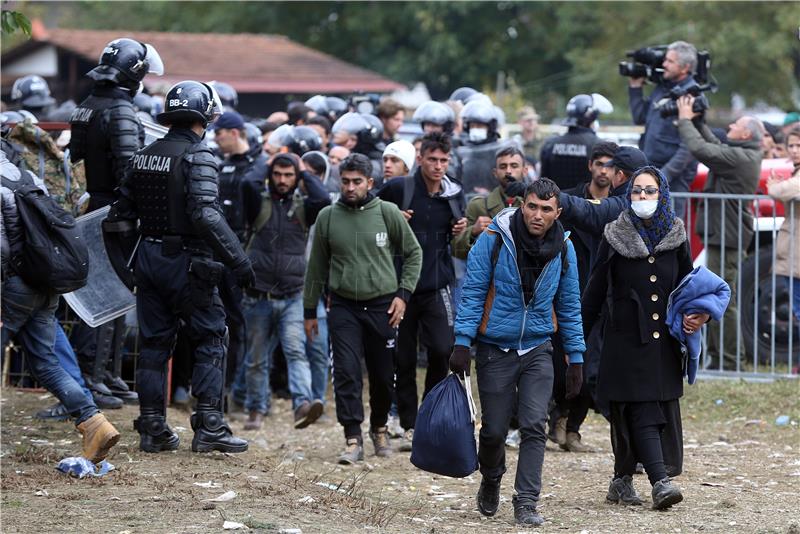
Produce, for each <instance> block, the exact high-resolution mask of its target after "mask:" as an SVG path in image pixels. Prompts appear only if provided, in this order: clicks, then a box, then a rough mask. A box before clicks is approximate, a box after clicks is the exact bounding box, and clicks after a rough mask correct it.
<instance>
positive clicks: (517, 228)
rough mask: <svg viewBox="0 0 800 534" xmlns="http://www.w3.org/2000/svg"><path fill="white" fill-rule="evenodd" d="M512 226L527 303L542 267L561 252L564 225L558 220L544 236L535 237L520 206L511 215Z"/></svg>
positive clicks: (531, 296)
mask: <svg viewBox="0 0 800 534" xmlns="http://www.w3.org/2000/svg"><path fill="white" fill-rule="evenodd" d="M510 226H511V235H512V237H513V238H514V247H515V248H516V251H517V267H519V274H520V275H521V277H522V291H523V294H524V295H525V303H526V304H527V303H529V302H530V301H531V298H533V288H534V287H535V286H536V279H537V278H539V275H540V274H542V269H544V266H545V265H547V262H548V261H550V260H552V259H553V258H555V257H556V256H557V255H558V253H559V252H561V247H562V245H563V242H564V227H563V226H561V223H560V222H559V221H558V220H556V221H555V223H553V226H551V227H550V229H549V230H548V231H547V232H546V233H545V234H544V236H543V237H541V238H538V237H534V236H533V235H531V233H530V232H529V231H528V228H527V227H526V226H525V217H524V216H523V214H522V208H518V209H517V211H515V212H514V214H513V215H512V216H511V225H510Z"/></svg>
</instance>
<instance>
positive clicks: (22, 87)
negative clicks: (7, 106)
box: [11, 74, 56, 121]
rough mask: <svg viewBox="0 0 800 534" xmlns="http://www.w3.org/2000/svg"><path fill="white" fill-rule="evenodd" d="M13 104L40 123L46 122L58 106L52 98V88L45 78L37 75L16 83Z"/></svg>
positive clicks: (12, 98)
mask: <svg viewBox="0 0 800 534" xmlns="http://www.w3.org/2000/svg"><path fill="white" fill-rule="evenodd" d="M11 102H12V103H14V104H16V105H17V106H19V109H23V110H25V111H28V112H30V113H32V114H33V115H34V116H35V117H36V118H37V119H38V120H40V121H43V120H45V119H46V118H47V116H48V114H49V112H50V111H51V110H52V109H53V107H54V106H55V105H56V99H55V98H53V97H52V96H50V86H49V85H48V84H47V82H46V81H45V79H44V78H42V77H41V76H36V75H35V74H31V75H28V76H23V77H22V78H19V79H17V80H16V81H15V82H14V85H13V86H12V87H11Z"/></svg>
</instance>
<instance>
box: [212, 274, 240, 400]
mask: <svg viewBox="0 0 800 534" xmlns="http://www.w3.org/2000/svg"><path fill="white" fill-rule="evenodd" d="M219 297H220V299H221V300H222V305H223V306H224V307H225V324H226V325H227V327H228V350H227V353H226V358H227V360H226V366H225V387H226V388H230V387H231V385H232V384H233V381H234V380H235V378H236V370H237V369H238V368H239V366H240V365H242V361H243V360H244V349H245V340H246V339H247V326H246V325H245V320H244V312H243V311H242V297H243V293H242V288H241V287H239V284H237V283H236V277H235V276H234V275H233V271H231V270H230V269H225V273H224V275H223V277H222V282H221V283H220V284H219Z"/></svg>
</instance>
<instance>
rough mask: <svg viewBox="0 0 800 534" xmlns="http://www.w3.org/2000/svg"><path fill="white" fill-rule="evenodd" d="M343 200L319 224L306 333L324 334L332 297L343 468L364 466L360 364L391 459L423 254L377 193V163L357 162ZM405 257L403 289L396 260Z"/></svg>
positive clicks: (342, 169) (373, 422)
mask: <svg viewBox="0 0 800 534" xmlns="http://www.w3.org/2000/svg"><path fill="white" fill-rule="evenodd" d="M339 175H340V180H341V184H342V196H341V198H340V199H339V201H338V202H337V203H336V204H333V205H331V206H328V207H326V208H324V209H323V210H322V211H321V212H320V214H319V216H318V217H317V223H316V226H315V228H316V232H315V234H314V241H313V243H312V246H311V257H310V258H309V260H308V266H307V268H306V277H305V288H304V290H303V307H304V317H305V331H306V336H307V337H308V340H309V341H311V340H312V339H313V338H314V336H315V335H316V334H317V319H316V313H317V302H319V298H320V295H321V294H322V291H323V289H324V288H325V286H326V284H327V286H328V288H329V291H330V311H329V313H328V327H329V331H330V337H331V343H332V345H333V389H334V392H335V397H336V418H337V419H338V421H339V423H340V424H341V425H342V426H343V427H344V435H345V440H346V449H345V451H344V453H343V454H342V455H341V456H339V459H338V461H339V463H340V464H353V463H355V462H357V461H360V460H363V459H364V447H363V440H362V436H361V423H362V421H363V420H364V406H363V403H362V400H361V395H362V389H363V383H362V372H361V359H362V358H363V359H364V360H365V362H366V366H367V374H368V375H369V397H370V398H369V404H370V432H369V435H370V438H371V439H372V444H373V445H374V447H375V454H376V455H377V456H389V455H390V454H391V452H392V449H391V447H390V446H389V436H388V433H387V429H386V421H387V418H388V415H389V407H390V405H391V393H392V387H393V382H394V353H395V349H396V344H397V343H396V338H397V327H398V325H399V324H400V321H402V320H403V314H404V312H405V309H406V302H407V301H408V299H409V298H410V297H411V294H412V293H413V292H414V288H415V287H416V285H417V280H418V278H419V273H420V269H421V267H422V249H421V248H420V246H419V243H417V239H416V237H414V233H413V232H412V231H411V228H410V227H409V226H408V223H407V222H406V220H405V218H404V217H403V214H402V213H401V212H400V210H399V209H398V208H397V206H395V205H394V204H392V203H390V202H383V201H382V200H380V199H379V198H376V197H374V196H373V195H372V194H371V193H370V189H372V185H373V180H372V178H371V177H370V176H371V175H372V163H371V162H370V160H369V159H368V158H367V157H366V156H364V155H361V154H351V155H350V156H348V157H347V159H345V160H344V161H343V162H342V163H341V165H340V166H339ZM395 256H401V257H402V259H403V268H402V271H401V273H400V282H399V284H398V281H397V278H398V277H397V273H396V271H395V266H394V257H395Z"/></svg>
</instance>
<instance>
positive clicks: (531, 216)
mask: <svg viewBox="0 0 800 534" xmlns="http://www.w3.org/2000/svg"><path fill="white" fill-rule="evenodd" d="M524 199H525V200H524V202H523V204H522V207H521V208H508V209H505V210H503V211H502V212H500V213H499V214H498V215H497V216H496V217H495V218H494V220H493V221H492V223H491V224H490V225H489V228H488V230H487V232H485V233H484V234H482V235H481V236H480V237H479V238H478V240H477V242H476V243H475V245H474V246H473V248H472V249H471V251H470V254H469V259H468V260H467V276H466V279H465V282H464V289H463V294H462V297H461V302H460V304H459V307H458V313H457V315H456V317H457V318H456V325H455V332H456V343H455V348H454V350H453V354H452V356H451V357H450V369H451V370H452V371H453V372H454V373H459V374H460V373H466V374H468V373H469V368H470V349H469V347H470V345H471V344H472V343H473V341H476V342H477V353H476V358H475V360H476V361H475V368H476V371H477V375H478V393H479V395H480V400H481V410H482V412H483V413H482V415H481V422H482V427H481V431H480V439H479V448H478V460H479V463H480V470H481V475H483V479H482V481H481V486H480V489H479V490H478V495H477V504H478V510H480V512H481V513H482V514H483V515H486V516H492V515H494V514H495V513H496V512H497V507H498V504H499V501H500V480H501V478H502V476H503V473H504V472H505V470H506V467H505V448H504V443H505V437H506V433H507V431H508V425H509V420H510V419H511V414H512V407H513V404H514V398H515V397H516V396H517V395H518V398H519V408H518V418H519V423H520V434H521V436H522V441H521V443H520V451H519V462H518V464H517V475H516V481H515V484H514V489H515V491H516V494H515V495H514V498H513V502H514V517H515V519H516V522H517V524H519V525H523V526H535V525H541V524H542V523H543V522H544V520H543V519H542V517H541V516H540V515H539V514H538V513H537V512H536V503H537V502H538V500H539V492H540V490H541V475H542V463H543V461H544V448H545V440H546V437H545V421H546V419H547V405H548V401H549V400H550V393H551V392H552V387H553V362H552V350H553V346H552V343H551V341H550V338H551V336H552V335H553V334H554V333H555V332H556V331H558V333H559V335H561V340H562V343H563V345H564V353H565V354H566V355H567V356H568V358H569V366H568V368H567V398H568V399H569V398H572V397H574V396H575V395H576V394H577V393H578V391H580V387H581V382H582V369H581V367H582V363H583V352H584V351H585V350H586V347H585V345H584V341H583V328H582V325H581V315H580V296H579V290H578V268H577V262H576V259H575V250H574V248H573V247H572V243H570V242H569V240H567V237H568V234H565V232H564V229H563V228H562V226H561V224H560V223H559V222H558V221H557V219H558V216H559V215H560V213H561V208H560V205H559V189H558V186H557V185H556V184H555V183H554V182H553V181H552V180H549V179H547V178H542V179H540V180H538V181H536V182H533V183H532V184H531V185H530V186H528V188H527V190H526V191H525V196H524ZM562 255H566V259H567V261H566V262H563V261H562Z"/></svg>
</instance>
